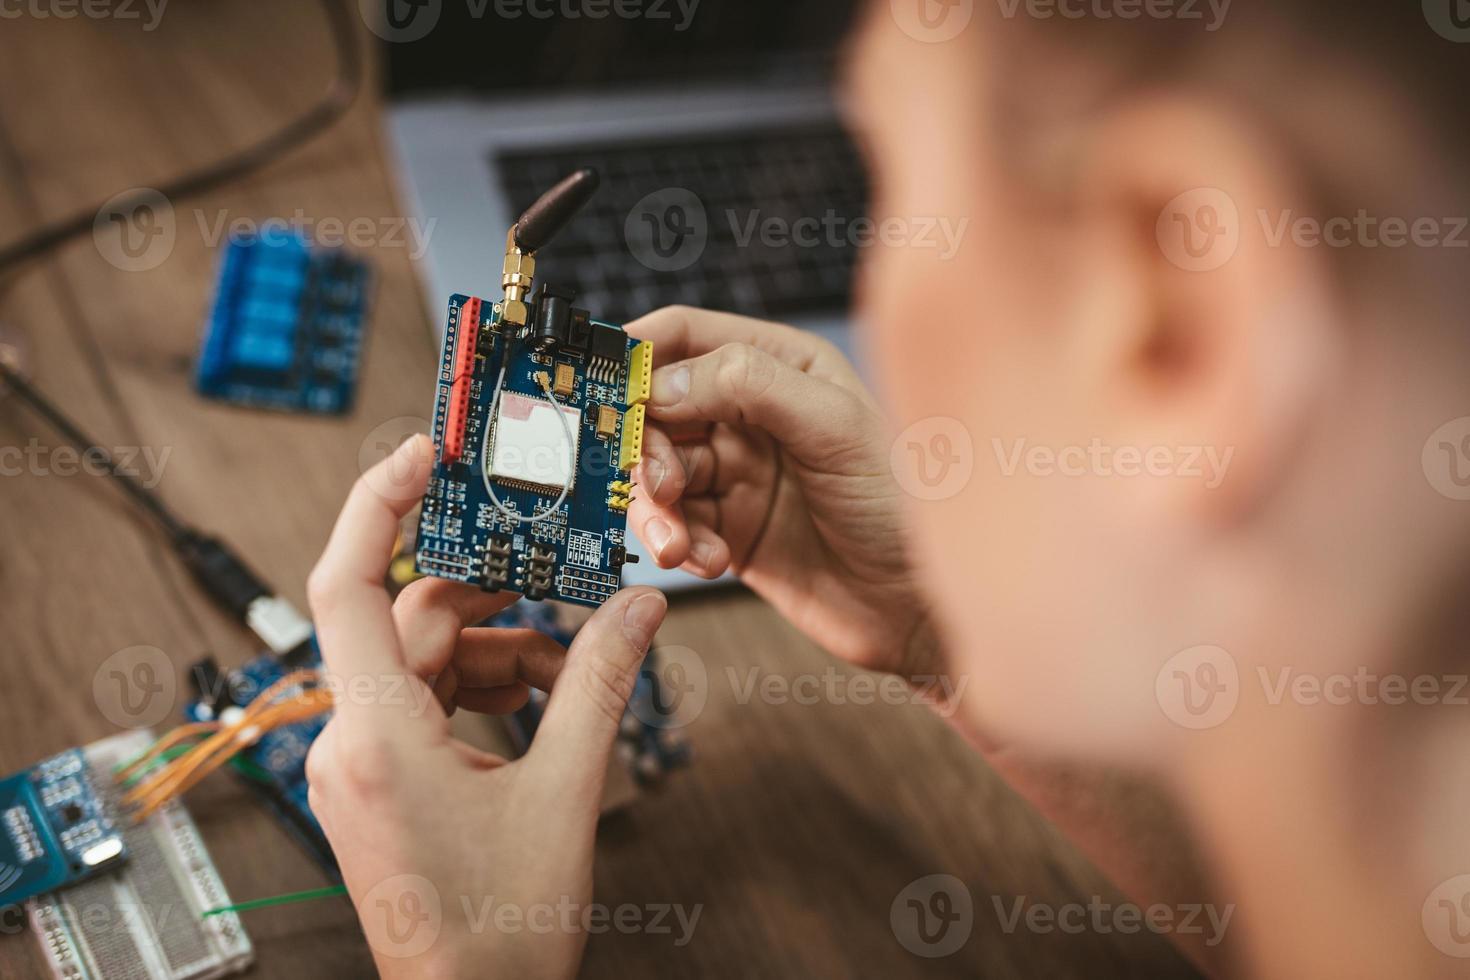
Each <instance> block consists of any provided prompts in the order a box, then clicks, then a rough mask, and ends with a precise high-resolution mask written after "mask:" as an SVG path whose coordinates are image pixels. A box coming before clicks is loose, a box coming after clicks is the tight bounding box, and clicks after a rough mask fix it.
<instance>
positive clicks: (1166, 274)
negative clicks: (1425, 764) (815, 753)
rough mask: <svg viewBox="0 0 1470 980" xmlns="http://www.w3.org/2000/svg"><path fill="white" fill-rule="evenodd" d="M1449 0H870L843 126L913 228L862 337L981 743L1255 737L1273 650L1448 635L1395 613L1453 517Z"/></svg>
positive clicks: (1460, 286) (880, 269)
mask: <svg viewBox="0 0 1470 980" xmlns="http://www.w3.org/2000/svg"><path fill="white" fill-rule="evenodd" d="M1441 5H1442V6H1443V7H1444V8H1445V10H1444V17H1443V18H1440V17H1438V14H1439V11H1438V7H1437V6H1436V4H1434V3H1430V4H1427V5H1426V6H1425V9H1423V10H1421V9H1420V5H1419V4H1413V3H1403V2H1398V3H1387V2H1383V3H1369V4H1360V5H1354V4H1349V3H1340V2H1327V0H1294V2H1283V0H1276V2H1272V3H1266V2H1263V0H1261V2H1254V3H1251V2H1248V0H1236V2H1235V3H1233V4H1227V3H1223V2H1220V3H1215V4H1209V3H1205V2H1203V0H1200V2H1194V0H1188V2H1186V0H1179V2H1174V3H1169V2H1164V0H1159V2H1156V3H1144V2H1133V0H1086V2H1082V0H986V2H983V3H975V4H973V5H972V4H970V3H967V2H951V3H947V4H942V3H935V2H932V0H892V2H890V0H875V2H874V3H873V4H872V8H871V11H870V15H869V17H868V19H867V23H866V26H865V28H864V30H863V31H862V33H861V34H860V36H859V37H858V39H857V41H856V43H855V47H854V52H853V54H854V58H853V69H852V73H851V77H852V89H853V93H854V96H855V99H854V102H855V116H856V123H857V127H858V129H859V131H860V134H861V135H862V136H863V137H864V140H865V142H866V144H867V146H868V148H869V154H870V159H871V161H872V164H873V170H874V183H875V202H874V213H875V217H877V218H879V219H880V220H896V221H898V222H907V223H908V226H909V227H910V229H911V230H912V232H913V238H912V240H913V242H915V243H916V244H914V245H911V246H910V247H905V248H885V249H877V250H874V252H873V253H872V254H870V255H869V256H868V261H867V265H866V268H865V273H864V279H863V284H862V285H863V294H862V316H863V320H864V325H865V328H866V340H867V344H868V348H869V351H870V360H871V361H872V363H873V364H874V365H875V366H876V372H877V374H878V378H879V381H880V386H881V387H882V389H883V391H884V393H885V396H886V398H887V400H888V402H889V404H890V405H891V407H892V409H893V410H894V413H895V415H896V417H897V420H898V422H899V428H900V429H903V428H904V427H905V426H910V425H912V426H914V428H913V429H911V430H909V431H908V432H906V433H905V435H904V438H905V439H907V440H908V441H909V443H910V446H909V448H910V449H912V460H913V462H914V464H915V466H916V470H917V471H916V473H915V474H913V475H912V481H911V482H913V481H917V482H916V485H915V486H914V487H913V488H912V489H914V491H915V494H916V497H925V496H927V497H933V498H939V499H934V500H916V502H915V505H914V508H913V512H914V514H915V516H916V521H917V526H918V529H919V541H918V549H919V556H918V557H919V564H920V567H921V570H922V572H923V574H925V575H926V576H927V577H928V584H929V586H930V587H931V588H932V591H933V593H934V595H935V597H936V602H937V605H938V607H939V609H940V613H941V617H942V619H943V620H944V624H945V626H946V629H947V633H948V636H949V639H950V640H951V646H952V650H953V653H952V656H953V657H954V659H955V664H954V666H955V668H956V669H959V670H966V671H973V672H974V673H975V674H976V683H974V684H973V685H971V690H972V691H975V692H977V695H976V697H975V702H974V708H975V715H976V718H977V719H978V720H980V721H982V722H983V723H985V724H989V725H992V726H994V727H995V729H996V731H997V732H998V733H999V734H1001V735H1002V736H1007V737H1013V738H1023V739H1034V740H1041V741H1043V742H1050V743H1052V744H1055V745H1058V746H1061V747H1065V748H1067V749H1069V750H1081V751H1089V752H1098V753H1102V754H1105V755H1109V756H1113V757H1127V758H1130V759H1138V758H1153V759H1155V760H1158V761H1165V760H1166V759H1167V758H1168V757H1170V756H1178V755H1180V754H1182V753H1188V752H1191V751H1193V750H1195V749H1196V748H1199V749H1201V750H1202V751H1206V752H1207V751H1209V747H1210V746H1211V745H1212V740H1215V741H1214V744H1218V740H1220V739H1233V740H1236V741H1237V742H1239V741H1240V740H1241V739H1244V738H1257V739H1261V740H1262V741H1263V743H1264V741H1265V740H1268V739H1270V738H1271V737H1272V735H1271V733H1273V732H1277V731H1281V730H1286V729H1290V728H1292V726H1295V725H1297V724H1298V723H1299V722H1301V719H1300V718H1299V716H1298V714H1297V713H1293V712H1291V711H1277V712H1275V713H1273V709H1272V708H1271V707H1270V705H1269V704H1266V698H1265V697H1264V693H1266V692H1263V691H1262V689H1261V684H1260V683H1259V681H1258V680H1257V678H1258V677H1259V676H1262V675H1261V674H1260V669H1265V670H1266V671H1268V672H1269V671H1274V670H1276V669H1278V668H1280V667H1282V666H1291V667H1292V668H1293V669H1295V670H1297V671H1301V672H1312V673H1315V674H1325V673H1337V672H1347V673H1352V672H1353V671H1354V670H1356V669H1358V668H1360V667H1366V668H1367V669H1370V670H1379V671H1383V670H1387V669H1400V670H1405V671H1406V672H1410V673H1412V672H1413V671H1412V668H1408V667H1406V666H1404V664H1403V663H1401V662H1399V663H1398V664H1397V667H1394V668H1391V667H1389V666H1388V664H1389V663H1390V662H1395V658H1398V660H1399V661H1401V660H1402V658H1403V657H1406V656H1409V655H1410V654H1411V653H1412V652H1413V651H1410V650H1409V647H1412V646H1415V644H1417V643H1421V642H1422V643H1425V644H1427V645H1424V646H1419V647H1416V650H1417V652H1418V653H1420V654H1422V655H1423V656H1424V657H1425V658H1426V659H1428V658H1432V657H1435V656H1438V655H1439V654H1441V653H1442V652H1443V650H1442V648H1440V647H1438V646H1435V644H1434V641H1432V640H1423V639H1422V638H1417V637H1411V636H1410V635H1409V634H1410V631H1411V630H1413V629H1416V628H1418V627H1417V625H1416V624H1423V623H1428V622H1432V621H1433V620H1434V618H1435V616H1436V615H1437V614H1438V613H1439V611H1440V607H1439V603H1441V601H1443V600H1445V599H1446V598H1447V596H1448V595H1449V591H1448V588H1447V587H1446V586H1445V585H1441V583H1446V584H1447V583H1450V582H1453V581H1458V576H1459V572H1460V569H1459V565H1460V563H1461V560H1462V554H1463V553H1464V552H1465V548H1464V541H1465V534H1466V530H1467V527H1466V525H1467V522H1470V504H1465V503H1461V502H1460V501H1459V500H1456V499H1452V498H1454V497H1455V496H1456V495H1457V493H1458V489H1459V488H1460V487H1461V486H1463V484H1462V483H1461V482H1459V481H1463V483H1470V456H1465V455H1464V454H1463V453H1462V449H1461V439H1462V438H1463V439H1466V440H1467V441H1466V442H1465V444H1464V445H1465V448H1467V449H1470V424H1467V425H1466V426H1465V431H1464V432H1463V433H1459V432H1458V430H1454V427H1453V426H1451V427H1450V429H1447V430H1445V431H1446V434H1445V436H1444V438H1443V439H1441V442H1443V443H1444V445H1445V446H1446V447H1448V448H1445V449H1444V450H1441V449H1439V448H1435V447H1434V446H1433V445H1432V444H1433V442H1434V440H1433V439H1431V434H1432V433H1435V432H1436V430H1437V429H1439V428H1440V427H1441V426H1443V425H1444V424H1445V423H1447V422H1450V421H1451V420H1453V419H1456V418H1457V417H1459V416H1462V415H1466V414H1467V409H1466V407H1465V402H1464V400H1463V399H1462V397H1461V393H1462V390H1463V380H1462V379H1463V377H1464V372H1465V369H1466V365H1467V363H1470V362H1467V359H1466V354H1467V353H1470V351H1467V346H1470V331H1467V330H1466V329H1465V327H1464V317H1463V313H1462V311H1463V310H1464V297H1463V293H1464V291H1465V289H1466V283H1467V277H1466V275H1465V268H1466V263H1467V261H1470V231H1467V229H1466V227H1465V222H1464V220H1463V219H1457V218H1456V217H1455V216H1457V215H1465V214H1467V213H1470V207H1467V204H1466V201H1465V195H1464V193H1463V190H1462V188H1461V186H1460V184H1461V176H1460V175H1461V174H1462V172H1463V169H1464V163H1465V159H1466V154H1465V153H1464V152H1463V151H1464V144H1465V142H1466V136H1467V133H1466V130H1465V127H1464V126H1463V125H1460V124H1459V122H1458V120H1459V117H1460V115H1461V111H1460V105H1461V100H1462V99H1463V98H1464V96H1465V93H1466V92H1467V91H1470V86H1467V84H1466V83H1467V82H1470V45H1462V44H1460V43H1457V41H1465V40H1470V21H1467V22H1465V23H1463V24H1462V23H1461V22H1460V21H1459V20H1457V19H1455V18H1454V17H1453V16H1452V15H1453V13H1454V11H1455V10H1456V0H1444V3H1443V4H1441ZM1431 8H1433V9H1431ZM1048 12H1050V16H1047V14H1048ZM959 28H962V29H959ZM935 219H939V220H942V221H947V222H948V223H949V226H950V227H960V226H962V225H963V227H964V229H965V230H964V236H963V239H962V242H961V246H960V248H959V250H958V252H957V253H955V254H953V255H949V254H948V253H947V252H946V251H945V250H943V249H940V248H935V247H924V245H923V244H922V242H923V238H922V232H923V228H924V227H926V226H927V225H928V224H929V223H931V222H933V221H934V220H935ZM966 220H968V224H963V223H964V222H965V221H966ZM946 419H952V420H957V421H956V422H947V421H945V420H946ZM956 425H958V427H959V428H958V429H957V428H956ZM1441 451H1443V452H1444V453H1445V454H1446V455H1445V456H1444V458H1443V460H1441V459H1440V457H1439V456H1438V454H1439V453H1440V452H1441ZM1456 454H1458V455H1456ZM1431 457H1433V458H1431ZM1436 466H1439V467H1441V469H1435V467H1436ZM970 467H973V469H972V470H971V469H970ZM1456 467H1464V473H1461V470H1460V469H1458V468H1456ZM967 474H968V475H967ZM946 481H948V485H946ZM1464 495H1465V496H1470V491H1466V493H1465V494H1464ZM1201 648H1204V649H1201ZM1236 678H1238V680H1236ZM1232 684H1233V688H1232V687H1231V685H1232ZM1217 694H1219V695H1220V696H1218V697H1217V696H1216V695H1217ZM1341 717H1347V715H1346V714H1344V715H1343V716H1341ZM1323 724H1325V725H1327V726H1328V727H1329V728H1330V726H1331V725H1332V724H1334V722H1333V721H1332V720H1330V719H1329V720H1327V721H1325V722H1323Z"/></svg>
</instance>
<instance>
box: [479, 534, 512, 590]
mask: <svg viewBox="0 0 1470 980" xmlns="http://www.w3.org/2000/svg"><path fill="white" fill-rule="evenodd" d="M510 558H511V548H510V539H509V538H503V537H494V538H491V539H490V541H489V542H488V543H487V544H486V545H485V589H486V591H489V592H498V591H500V590H501V589H503V588H505V587H506V586H507V585H509V584H510Z"/></svg>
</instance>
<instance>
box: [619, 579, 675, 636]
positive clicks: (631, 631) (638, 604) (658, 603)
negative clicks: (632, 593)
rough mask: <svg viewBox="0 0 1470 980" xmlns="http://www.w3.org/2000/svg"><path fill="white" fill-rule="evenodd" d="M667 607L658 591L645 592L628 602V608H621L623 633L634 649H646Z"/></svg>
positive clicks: (665, 601)
mask: <svg viewBox="0 0 1470 980" xmlns="http://www.w3.org/2000/svg"><path fill="white" fill-rule="evenodd" d="M668 608H669V603H668V600H666V599H665V598H664V597H663V595H662V594H661V593H658V592H648V593H645V594H644V595H641V596H639V597H638V598H636V599H634V600H633V601H632V602H630V603H628V608H627V609H625V610H623V635H624V636H626V637H627V638H628V642H629V643H631V644H633V646H634V648H635V649H638V650H647V649H648V644H650V643H651V642H653V634H654V632H655V631H656V630H657V629H658V626H659V624H660V623H662V622H663V620H664V611H665V610H666V609H668Z"/></svg>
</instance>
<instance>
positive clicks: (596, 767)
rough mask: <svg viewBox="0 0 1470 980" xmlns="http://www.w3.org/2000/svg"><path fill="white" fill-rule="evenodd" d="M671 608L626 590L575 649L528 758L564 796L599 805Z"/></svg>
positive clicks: (652, 594) (650, 594)
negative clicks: (589, 798) (591, 797)
mask: <svg viewBox="0 0 1470 980" xmlns="http://www.w3.org/2000/svg"><path fill="white" fill-rule="evenodd" d="M668 607H669V604H668V600H666V599H665V598H664V596H663V593H661V592H659V591H657V590H656V589H649V588H637V589H625V590H624V591H622V592H619V593H618V594H617V595H615V596H613V597H612V598H611V599H609V600H608V601H607V602H606V603H605V604H604V605H603V606H602V608H601V609H599V610H597V612H596V613H595V614H594V615H593V616H592V618H591V619H589V620H588V621H587V624H586V625H585V626H583V627H582V629H581V631H580V632H578V633H577V638H576V639H575V640H573V641H572V646H571V648H570V649H569V650H568V651H567V661H566V665H565V666H564V667H563V668H562V670H561V674H560V675H559V676H558V677H557V679H556V684H555V685H554V686H553V687H552V691H551V700H550V702H549V703H548V704H547V706H546V715H545V717H543V718H542V719H541V724H540V725H539V726H538V727H537V729H536V738H535V741H533V742H532V743H531V750H530V752H529V753H528V754H527V760H528V761H529V762H531V764H532V765H535V766H537V767H538V768H540V769H541V771H542V772H544V773H545V774H546V778H547V779H548V780H550V781H553V782H556V783H557V784H558V788H559V791H560V792H561V793H566V794H571V795H574V796H575V795H580V794H583V793H587V792H589V791H595V794H596V796H597V797H599V798H600V797H601V795H602V782H603V776H604V775H605V774H606V772H607V761H608V757H609V756H610V755H611V753H612V747H613V742H614V740H615V739H616V738H617V734H618V727H619V726H620V725H621V724H622V721H623V714H624V712H625V711H626V709H627V707H628V698H629V697H630V696H631V695H632V693H633V685H634V684H635V683H636V682H637V680H638V671H639V669H640V668H641V667H642V666H643V658H644V656H645V655H646V654H647V653H648V646H649V644H650V643H651V642H652V640H653V635H654V633H655V632H657V631H658V628H659V626H660V625H661V624H662V623H663V621H664V613H666V612H668ZM593 805H594V806H595V805H596V802H595V801H593Z"/></svg>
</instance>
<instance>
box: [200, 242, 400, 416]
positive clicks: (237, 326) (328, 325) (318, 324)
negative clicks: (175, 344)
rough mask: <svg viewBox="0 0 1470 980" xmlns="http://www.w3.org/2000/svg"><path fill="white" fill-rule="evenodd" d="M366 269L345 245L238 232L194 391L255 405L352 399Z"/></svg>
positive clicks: (323, 408) (285, 406) (305, 407)
mask: <svg viewBox="0 0 1470 980" xmlns="http://www.w3.org/2000/svg"><path fill="white" fill-rule="evenodd" d="M370 284H371V273H370V270H369V268H368V266H367V265H366V264H365V263H364V262H362V261H360V260H358V259H355V258H353V257H352V256H351V255H349V254H348V253H347V252H346V251H344V250H342V249H327V248H313V247H311V246H310V245H308V244H307V242H306V241H304V240H303V239H302V238H300V237H299V236H297V235H294V234H291V233H288V232H284V231H282V232H269V233H262V234H260V235H253V236H235V237H233V238H231V240H230V242H229V244H228V245H227V246H226V247H225V252H224V258H223V259H222V261H221V263H220V272H219V284H218V286H217V288H216V292H215V297H214V306H213V309H212V310H211V312H210V315H209V321H208V324H207V326H206V330H205V334H204V342H203V348H202V349H201V351H200V354H199V363H198V366H197V370H196V372H195V384H196V386H197V387H198V389H199V391H200V392H201V393H202V394H204V395H206V396H208V397H210V398H217V399H220V400H222V401H228V402H233V403H235V404H239V405H248V406H251V407H255V408H269V409H278V410H281V411H291V412H318V413H327V414H337V413H341V412H345V411H347V410H348V409H349V408H351V406H352V399H353V395H354V393H355V392H356V390H357V372H358V361H359V359H360V355H361V348H362V340H363V330H364V325H365V322H366V317H367V304H368V292H369V288H370Z"/></svg>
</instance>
